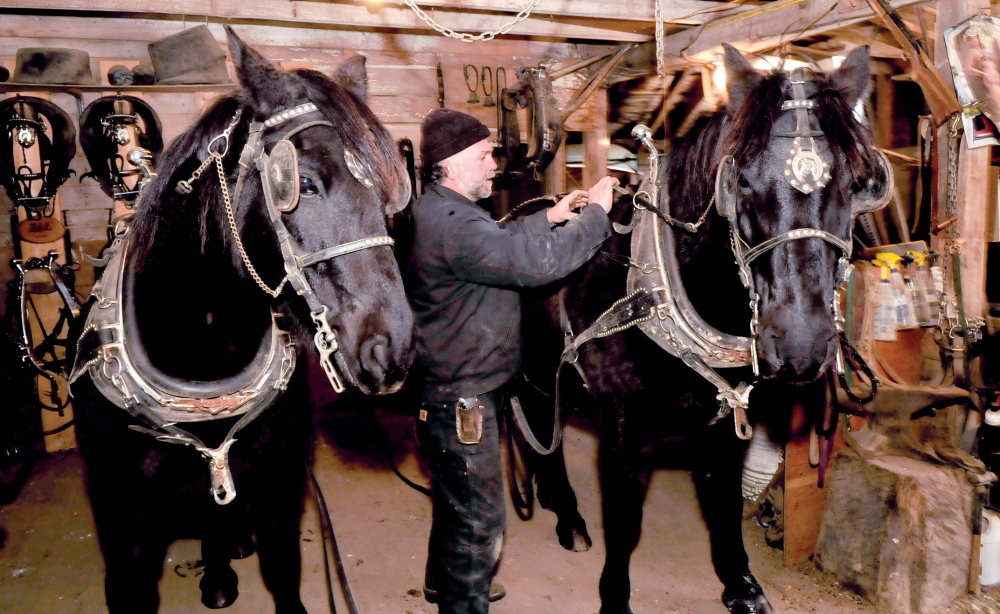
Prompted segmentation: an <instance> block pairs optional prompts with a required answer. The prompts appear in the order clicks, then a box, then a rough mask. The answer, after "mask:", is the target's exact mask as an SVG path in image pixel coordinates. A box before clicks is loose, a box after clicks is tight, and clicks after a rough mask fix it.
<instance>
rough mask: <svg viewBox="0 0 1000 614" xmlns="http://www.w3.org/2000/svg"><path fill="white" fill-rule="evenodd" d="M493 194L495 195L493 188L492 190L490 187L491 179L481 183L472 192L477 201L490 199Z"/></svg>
mask: <svg viewBox="0 0 1000 614" xmlns="http://www.w3.org/2000/svg"><path fill="white" fill-rule="evenodd" d="M492 193H493V188H491V187H490V185H489V179H487V180H485V181H483V182H482V183H480V184H479V185H478V186H476V189H475V191H474V192H471V194H472V195H473V196H475V197H476V200H481V199H483V198H489V197H490V194H492Z"/></svg>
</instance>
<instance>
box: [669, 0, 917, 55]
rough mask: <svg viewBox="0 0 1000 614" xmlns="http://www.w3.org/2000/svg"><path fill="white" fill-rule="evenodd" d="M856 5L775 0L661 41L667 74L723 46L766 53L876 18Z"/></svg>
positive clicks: (913, 0)
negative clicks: (729, 45) (728, 44)
mask: <svg viewBox="0 0 1000 614" xmlns="http://www.w3.org/2000/svg"><path fill="white" fill-rule="evenodd" d="M925 2H928V0H895V1H893V2H890V3H889V4H890V5H891V6H892V7H893V8H896V9H899V8H904V7H908V6H915V5H919V4H923V3H925ZM841 3H843V4H841ZM858 4H859V5H860V6H861V8H858V9H851V10H847V11H846V12H841V11H842V10H843V9H844V8H849V7H850V6H851V5H850V4H849V0H839V2H838V0H832V1H831V0H778V1H777V2H772V3H770V4H764V5H761V6H758V7H754V8H753V9H751V10H747V11H743V12H741V13H739V14H733V15H726V16H723V17H719V18H717V19H715V20H713V21H709V22H707V23H705V24H704V25H702V26H700V27H697V28H690V29H688V30H684V31H683V32H678V33H676V34H672V35H670V36H666V37H664V41H663V42H664V60H665V63H666V65H667V69H668V70H677V69H678V68H680V67H681V66H684V65H688V64H690V63H691V61H692V60H694V61H700V62H710V61H711V60H712V59H713V55H714V54H715V53H718V52H721V47H722V43H730V44H731V45H733V46H735V47H738V48H739V49H740V50H741V51H745V52H746V51H754V52H760V51H767V50H770V49H773V48H774V47H777V46H778V45H780V44H782V43H787V42H791V41H793V40H797V39H800V38H805V37H808V36H813V35H816V34H820V33H822V32H826V31H829V30H834V29H837V28H843V27H845V26H849V25H852V24H856V23H860V22H862V21H867V20H870V19H873V18H874V17H875V13H874V12H873V11H872V9H871V7H869V6H867V5H866V4H863V3H858ZM838 9H839V10H838Z"/></svg>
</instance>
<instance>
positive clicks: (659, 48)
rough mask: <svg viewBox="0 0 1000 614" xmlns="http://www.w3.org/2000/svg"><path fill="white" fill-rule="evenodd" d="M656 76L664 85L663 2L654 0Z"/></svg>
mask: <svg viewBox="0 0 1000 614" xmlns="http://www.w3.org/2000/svg"><path fill="white" fill-rule="evenodd" d="M655 12H656V15H655V17H654V18H655V19H656V74H658V75H659V76H660V79H662V80H663V82H664V86H665V85H666V81H667V79H666V69H665V68H664V66H663V0H656V11H655Z"/></svg>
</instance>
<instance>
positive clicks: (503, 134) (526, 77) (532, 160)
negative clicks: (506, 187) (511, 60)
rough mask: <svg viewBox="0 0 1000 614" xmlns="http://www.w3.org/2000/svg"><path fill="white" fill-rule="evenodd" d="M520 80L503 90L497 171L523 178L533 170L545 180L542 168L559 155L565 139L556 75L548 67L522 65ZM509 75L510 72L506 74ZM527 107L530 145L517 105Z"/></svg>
mask: <svg viewBox="0 0 1000 614" xmlns="http://www.w3.org/2000/svg"><path fill="white" fill-rule="evenodd" d="M517 75H518V82H517V83H515V84H514V86H513V87H510V88H504V90H503V91H502V92H501V94H500V107H501V120H502V121H501V125H500V127H499V136H500V139H499V140H500V150H499V151H498V152H497V153H498V156H497V157H498V158H500V159H501V160H502V162H498V164H499V168H498V171H497V174H498V175H499V176H501V177H503V178H511V179H512V178H519V177H522V176H524V175H525V174H527V173H528V172H531V173H532V175H533V177H534V178H535V179H536V180H539V181H540V180H541V175H542V172H543V171H544V170H545V168H546V167H548V165H549V163H551V162H552V159H553V158H555V155H556V150H558V149H559V145H560V144H561V143H562V139H563V124H562V119H561V116H560V114H559V109H558V106H557V105H558V103H557V101H556V97H555V95H554V94H553V93H552V79H550V78H549V74H548V72H546V70H545V69H544V68H518V69H517ZM504 76H505V78H506V73H505V74H504ZM518 108H523V109H526V110H527V121H528V142H527V149H526V150H524V149H523V148H522V147H521V137H520V134H521V132H520V125H519V123H518V119H517V109H518Z"/></svg>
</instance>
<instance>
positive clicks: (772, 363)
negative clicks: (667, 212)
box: [716, 45, 892, 383]
mask: <svg viewBox="0 0 1000 614" xmlns="http://www.w3.org/2000/svg"><path fill="white" fill-rule="evenodd" d="M725 64H726V74H727V80H728V90H729V102H728V105H727V109H726V114H727V119H728V128H725V129H724V134H723V138H722V141H721V144H720V147H719V156H720V159H721V162H720V164H719V167H718V171H717V177H716V199H717V200H716V203H717V206H718V210H719V212H720V213H721V214H722V216H723V217H724V218H726V219H728V220H729V222H730V231H731V234H732V245H733V251H734V255H735V256H736V262H737V265H738V266H739V268H740V276H741V280H742V281H743V284H744V285H745V286H746V288H747V289H748V290H749V292H750V298H751V301H752V307H753V311H754V315H753V318H754V320H753V322H752V324H751V333H752V335H753V337H754V350H755V352H756V357H755V360H756V362H757V364H758V365H759V369H760V371H761V375H763V376H765V377H767V376H776V377H779V378H781V379H783V380H786V381H791V382H802V383H805V382H810V381H813V380H815V379H816V378H818V377H819V376H820V375H821V374H822V373H823V372H824V371H825V370H826V369H827V367H828V366H829V365H830V363H831V361H832V360H833V359H834V357H835V355H836V352H837V350H838V340H837V329H836V324H835V321H834V301H835V295H836V289H837V288H838V287H839V286H840V284H841V283H842V282H843V281H844V279H845V275H846V274H847V273H848V266H849V260H850V256H851V249H852V240H851V231H852V228H853V224H854V218H855V216H856V215H858V214H859V213H862V212H867V211H872V210H874V209H877V208H879V207H881V206H883V205H884V204H885V201H886V200H887V199H888V198H889V196H891V185H892V170H891V168H890V167H889V164H888V161H887V160H886V159H885V156H884V154H882V153H881V152H879V151H878V150H877V149H876V148H875V146H874V143H873V139H872V135H871V132H870V130H869V128H868V127H867V126H866V125H865V124H864V123H862V121H860V120H859V119H858V117H857V116H856V114H855V109H856V108H857V106H858V104H859V102H860V101H861V100H862V99H863V98H864V97H865V96H867V95H868V93H869V89H870V73H869V56H868V48H867V47H859V48H858V49H856V50H855V51H854V52H852V53H851V54H850V56H849V57H848V58H847V60H846V61H845V62H844V63H843V65H842V66H841V67H840V68H839V69H837V70H836V71H835V72H833V73H832V74H831V75H829V76H825V75H821V74H818V73H814V72H812V71H810V70H808V69H802V68H799V69H796V70H794V71H791V72H784V71H774V72H772V73H770V74H767V75H765V74H761V73H759V72H757V71H756V70H754V69H753V68H752V67H751V65H750V64H749V62H747V60H746V59H745V58H744V57H743V56H742V55H741V54H740V53H739V52H738V51H736V50H735V49H734V48H732V47H730V46H728V45H727V46H726V56H725Z"/></svg>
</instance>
